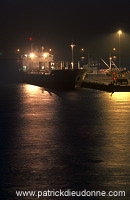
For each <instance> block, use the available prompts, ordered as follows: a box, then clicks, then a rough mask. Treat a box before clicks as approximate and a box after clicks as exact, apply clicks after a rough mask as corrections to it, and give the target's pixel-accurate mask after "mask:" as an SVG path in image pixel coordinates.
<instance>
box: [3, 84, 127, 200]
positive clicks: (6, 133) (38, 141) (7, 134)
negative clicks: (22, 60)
mask: <svg viewBox="0 0 130 200" xmlns="http://www.w3.org/2000/svg"><path fill="white" fill-rule="evenodd" d="M0 95H1V98H0V152H1V153H0V189H1V193H0V199H2V200H19V199H22V200H24V199H25V200H26V199H29V200H33V199H38V197H36V196H35V197H32V196H28V197H27V196H21V197H18V196H17V194H16V191H36V192H38V191H46V190H53V191H54V190H55V191H59V190H60V189H61V190H64V191H66V190H68V189H70V190H74V191H83V190H85V189H86V190H87V191H106V192H107V193H108V192H109V191H125V196H122V197H121V196H118V197H114V196H111V197H108V196H105V197H92V196H88V197H86V196H82V197H72V196H71V197H63V196H61V197H51V196H44V197H42V196H41V197H39V199H45V200H47V199H53V198H54V199H60V200H62V199H69V200H71V199H74V200H75V199H95V200H98V199H112V200H113V199H120V200H124V199H125V200H129V199H130V123H129V122H130V93H114V94H113V95H111V94H110V93H107V92H101V91H96V90H91V89H78V90H76V91H73V92H65V91H47V90H44V89H43V88H40V87H37V86H32V85H29V84H17V83H13V82H12V81H11V80H9V81H4V80H3V81H2V82H1V85H0Z"/></svg>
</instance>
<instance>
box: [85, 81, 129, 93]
mask: <svg viewBox="0 0 130 200" xmlns="http://www.w3.org/2000/svg"><path fill="white" fill-rule="evenodd" d="M81 88H90V89H96V90H101V91H106V92H111V93H113V92H130V85H129V83H127V84H125V85H123V84H114V83H112V82H109V81H108V82H105V81H102V82H101V81H98V82H95V81H92V80H84V81H82V83H81Z"/></svg>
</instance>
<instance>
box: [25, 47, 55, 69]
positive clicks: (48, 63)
mask: <svg viewBox="0 0 130 200" xmlns="http://www.w3.org/2000/svg"><path fill="white" fill-rule="evenodd" d="M22 65H23V66H22V68H23V71H28V72H46V71H49V70H52V69H53V65H54V60H53V55H52V54H50V53H49V52H46V51H42V50H41V51H39V50H38V49H36V50H34V51H31V52H28V53H27V54H24V55H22Z"/></svg>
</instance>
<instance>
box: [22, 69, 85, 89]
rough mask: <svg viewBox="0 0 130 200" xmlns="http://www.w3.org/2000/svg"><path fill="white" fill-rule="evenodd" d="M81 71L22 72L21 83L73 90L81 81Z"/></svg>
mask: <svg viewBox="0 0 130 200" xmlns="http://www.w3.org/2000/svg"><path fill="white" fill-rule="evenodd" d="M83 72H84V71H83V70H78V69H77V70H54V71H52V72H51V74H49V75H48V74H41V73H26V72H22V73H21V76H22V82H24V83H28V84H32V85H38V86H41V87H45V88H51V89H59V90H74V89H75V87H76V85H80V82H81V81H82V74H83Z"/></svg>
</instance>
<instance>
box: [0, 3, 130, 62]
mask: <svg viewBox="0 0 130 200" xmlns="http://www.w3.org/2000/svg"><path fill="white" fill-rule="evenodd" d="M0 25H1V32H0V51H1V52H6V53H7V52H15V50H16V49H17V48H20V49H21V50H22V51H24V50H26V49H27V48H28V46H29V40H28V38H29V37H32V38H33V42H34V43H35V44H36V45H39V46H40V45H41V46H44V47H45V48H46V49H48V48H52V49H53V51H54V55H56V57H57V59H67V57H68V56H69V54H70V52H69V51H71V49H70V44H71V43H72V41H73V43H74V44H76V47H75V48H76V49H77V51H78V49H80V48H85V49H87V48H89V50H91V51H93V52H94V54H95V55H96V54H97V55H99V54H100V56H104V55H106V54H107V53H108V52H109V51H110V49H111V48H113V47H114V46H118V44H117V43H118V36H117V33H116V32H117V30H119V29H122V30H123V32H124V35H125V37H124V36H123V35H122V41H121V42H122V49H123V50H122V51H123V53H124V52H125V53H126V54H124V56H129V54H130V51H129V49H130V47H129V46H130V45H129V44H130V36H129V35H130V3H129V1H127V0H123V1H117V0H109V1H104V0H42V1H41V0H37V1H34V0H32V1H31V0H23V1H21V0H17V1H12V0H6V1H5V0H4V1H1V5H0ZM123 38H124V39H123ZM123 40H124V42H123ZM75 51H76V50H75ZM128 51H129V53H128ZM129 57H130V56H129Z"/></svg>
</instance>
